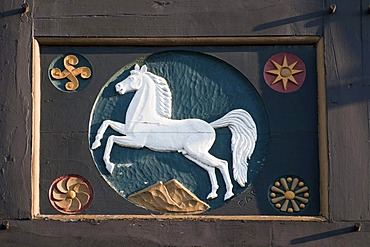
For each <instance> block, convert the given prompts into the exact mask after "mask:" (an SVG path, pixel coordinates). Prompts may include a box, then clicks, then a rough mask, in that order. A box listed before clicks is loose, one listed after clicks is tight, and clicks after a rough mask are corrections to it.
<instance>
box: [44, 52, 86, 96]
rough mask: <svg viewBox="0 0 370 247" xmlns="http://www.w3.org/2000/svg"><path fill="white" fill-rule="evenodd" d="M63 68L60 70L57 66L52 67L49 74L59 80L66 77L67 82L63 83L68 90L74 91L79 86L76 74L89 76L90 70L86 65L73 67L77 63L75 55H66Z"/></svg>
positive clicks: (84, 76)
mask: <svg viewBox="0 0 370 247" xmlns="http://www.w3.org/2000/svg"><path fill="white" fill-rule="evenodd" d="M63 63H64V67H65V69H64V70H63V71H61V70H60V69H59V68H53V69H52V70H51V76H52V78H54V79H57V80H61V79H64V78H67V79H68V80H69V82H67V83H66V84H65V88H66V90H68V91H74V90H76V89H77V88H78V87H79V81H78V79H77V76H78V75H80V76H81V78H83V79H88V78H90V76H91V70H90V68H88V67H85V66H82V67H78V68H75V67H74V66H75V65H77V64H78V63H79V60H78V58H77V56H75V55H67V56H66V57H65V58H64V60H63Z"/></svg>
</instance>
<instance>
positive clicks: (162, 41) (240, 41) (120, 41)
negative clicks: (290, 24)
mask: <svg viewBox="0 0 370 247" xmlns="http://www.w3.org/2000/svg"><path fill="white" fill-rule="evenodd" d="M36 40H37V41H38V42H39V43H40V45H48V46H125V45H126V46H208V45H214V46H217V45H225V46H244V45H315V44H317V43H318V42H319V40H320V37H319V36H262V37H150V38H141V37H136V38H135V37H129V38H114V37H112V38H109V37H100V38H94V37H92V38H89V37H36Z"/></svg>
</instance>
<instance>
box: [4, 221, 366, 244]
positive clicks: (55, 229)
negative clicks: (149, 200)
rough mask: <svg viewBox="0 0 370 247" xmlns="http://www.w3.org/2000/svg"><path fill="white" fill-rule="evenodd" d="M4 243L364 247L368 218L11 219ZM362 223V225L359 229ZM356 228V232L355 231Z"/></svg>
mask: <svg viewBox="0 0 370 247" xmlns="http://www.w3.org/2000/svg"><path fill="white" fill-rule="evenodd" d="M9 225H10V228H9V230H4V231H2V232H1V235H0V236H1V241H2V244H3V245H5V246H30V245H31V246H66V245H69V244H71V243H73V244H75V245H83V246H103V245H109V246H291V245H304V246H337V245H338V242H339V243H340V246H367V244H368V239H369V238H370V233H369V229H370V225H369V223H362V225H361V226H358V227H356V226H355V223H351V222H343V223H339V222H337V223H330V224H329V223H326V222H306V223H301V222H284V221H274V222H268V221H263V222H256V221H252V222H251V221H217V222H215V221H202V220H194V221H182V220H115V221H94V220H91V221H83V222H68V221H67V222H62V221H53V220H49V221H46V220H35V221H10V222H9ZM360 227H361V228H360ZM359 228H360V231H358V230H359Z"/></svg>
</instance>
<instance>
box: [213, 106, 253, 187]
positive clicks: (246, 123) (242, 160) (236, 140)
mask: <svg viewBox="0 0 370 247" xmlns="http://www.w3.org/2000/svg"><path fill="white" fill-rule="evenodd" d="M210 125H211V126H212V127H213V128H215V129H217V128H223V127H229V129H230V130H231V134H232V137H231V151H232V153H233V173H234V179H235V181H237V182H238V183H239V184H240V186H242V187H244V186H245V184H246V183H247V181H248V159H250V157H251V155H252V153H253V151H254V148H255V146H256V140H257V127H256V124H255V122H254V121H253V118H252V117H251V115H250V114H249V113H248V112H246V111H245V110H242V109H236V110H232V111H231V112H229V113H227V114H226V115H225V116H223V117H222V118H220V119H218V120H216V121H214V122H212V123H210Z"/></svg>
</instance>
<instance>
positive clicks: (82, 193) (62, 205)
mask: <svg viewBox="0 0 370 247" xmlns="http://www.w3.org/2000/svg"><path fill="white" fill-rule="evenodd" d="M92 195H93V191H92V187H91V185H90V184H89V182H88V181H87V180H86V179H85V178H83V177H81V176H79V175H66V176H62V177H59V178H57V179H56V180H55V181H54V182H53V183H52V185H51V186H50V190H49V200H50V203H51V205H53V207H54V208H55V209H56V210H58V211H59V212H61V213H64V214H76V213H79V212H81V211H82V210H84V209H85V208H87V207H88V206H89V205H90V203H91V199H92Z"/></svg>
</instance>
